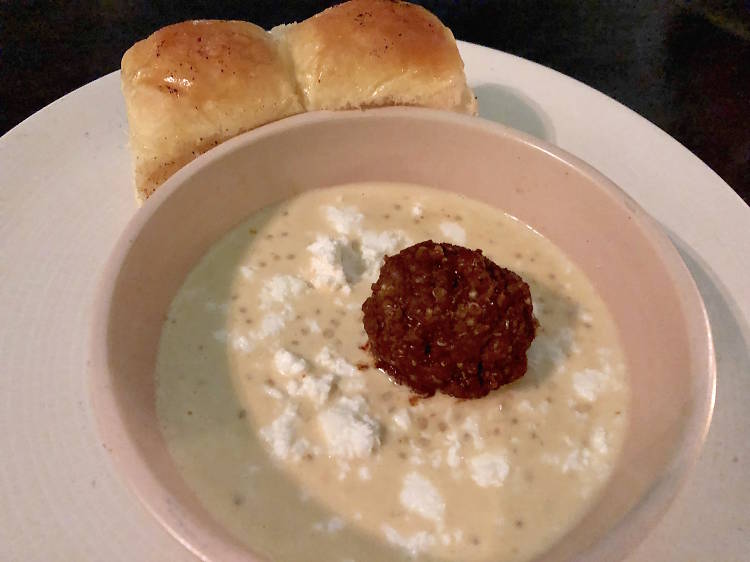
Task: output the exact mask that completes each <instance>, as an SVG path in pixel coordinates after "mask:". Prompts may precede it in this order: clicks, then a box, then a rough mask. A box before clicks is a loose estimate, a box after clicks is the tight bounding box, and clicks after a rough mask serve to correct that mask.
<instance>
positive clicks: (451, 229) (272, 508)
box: [156, 184, 628, 561]
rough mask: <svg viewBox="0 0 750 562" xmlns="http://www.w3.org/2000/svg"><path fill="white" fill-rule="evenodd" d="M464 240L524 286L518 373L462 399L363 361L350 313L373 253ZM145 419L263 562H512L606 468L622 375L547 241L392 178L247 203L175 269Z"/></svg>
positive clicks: (615, 443)
mask: <svg viewBox="0 0 750 562" xmlns="http://www.w3.org/2000/svg"><path fill="white" fill-rule="evenodd" d="M426 239H433V240H436V241H447V242H452V243H459V244H462V245H465V246H467V247H470V248H481V249H482V250H483V251H484V253H485V255H487V256H488V257H489V258H491V259H492V260H493V261H495V262H496V263H497V264H499V265H501V266H503V267H508V268H510V269H512V270H514V271H516V272H517V273H519V274H520V275H521V276H522V277H523V278H524V279H525V280H526V281H527V282H528V283H529V285H530V287H531V292H532V297H533V301H534V310H535V315H536V316H537V318H538V320H539V322H540V326H541V327H540V330H539V332H538V335H537V338H536V340H535V341H534V343H533V344H532V347H531V348H530V350H529V354H528V357H529V372H528V373H527V375H526V376H525V377H524V378H523V379H521V380H520V381H517V382H515V383H513V384H511V385H508V386H506V387H502V388H501V389H500V390H498V391H495V392H493V393H491V394H490V395H489V396H487V397H485V398H482V399H480V400H468V401H457V400H455V399H453V398H451V397H447V396H442V395H436V396H435V397H432V398H430V399H424V400H418V401H416V402H414V401H410V398H411V394H410V392H409V389H408V388H407V387H404V386H399V385H395V384H393V383H392V382H391V381H390V380H389V379H388V377H387V376H386V375H384V374H383V373H381V372H379V371H377V370H375V369H374V368H373V367H372V363H373V362H372V359H371V357H369V356H368V354H367V353H366V352H365V351H363V350H362V349H361V347H360V346H361V345H362V344H364V343H365V342H366V335H365V333H364V330H363V327H362V314H361V309H360V307H361V305H362V302H363V301H364V300H365V299H366V298H367V296H368V295H369V291H370V284H371V283H372V282H373V281H374V280H375V279H376V278H377V275H378V271H379V267H380V264H381V263H382V259H383V257H384V256H385V255H389V254H393V253H395V252H397V251H399V250H400V249H403V248H404V247H406V246H408V245H410V244H412V243H416V242H419V241H422V240H426ZM156 378H157V411H158V414H159V418H160V420H161V423H162V429H163V433H164V435H165V438H166V440H167V444H168V446H169V449H170V452H171V453H172V455H173V458H174V459H175V462H176V464H177V465H178V467H179V468H180V470H181V472H182V474H183V475H184V477H185V480H186V482H187V483H188V485H190V486H191V487H192V488H193V490H195V492H196V494H197V496H198V497H199V498H200V500H201V501H202V502H203V503H204V505H205V506H206V508H207V509H208V510H209V511H210V512H211V513H212V514H213V515H214V517H215V518H216V519H217V520H219V521H220V522H222V523H223V524H224V525H225V526H226V527H227V528H228V529H230V531H231V532H233V533H234V534H235V535H236V536H237V537H238V538H239V539H240V540H242V541H244V542H245V543H246V544H248V545H250V546H253V547H255V548H256V549H257V550H259V551H260V552H261V553H265V554H267V555H268V556H269V557H271V558H273V559H275V560H301V559H304V560H343V559H352V560H358V561H359V560H380V559H385V558H388V559H400V558H405V559H408V558H412V557H419V558H420V559H422V558H424V559H432V558H439V559H461V560H499V561H503V560H525V559H529V558H531V557H532V556H533V555H535V554H537V553H539V552H540V551H542V550H544V549H545V548H546V547H548V546H549V545H550V544H551V543H552V542H554V540H556V539H557V538H558V537H560V536H561V535H562V534H564V532H565V531H566V530H567V529H569V528H571V527H572V526H573V525H574V524H575V522H576V521H577V520H578V519H579V518H580V517H581V516H582V514H583V513H584V512H585V510H586V509H587V507H588V506H589V505H590V504H591V502H593V501H594V500H595V498H596V492H597V491H598V490H599V489H601V487H602V486H603V484H604V483H605V482H606V479H607V477H608V476H609V474H610V472H611V470H612V467H613V464H614V462H615V460H616V458H617V455H618V452H619V450H620V447H621V444H622V440H623V434H624V430H625V420H626V414H627V402H628V388H627V378H626V373H625V369H624V366H623V357H622V352H621V350H620V348H619V345H618V342H617V334H616V330H615V328H614V325H613V323H612V320H611V318H610V316H609V314H608V312H607V310H606V308H605V306H604V304H603V303H602V301H601V300H600V298H599V297H598V296H597V295H596V292H595V291H594V289H593V288H592V286H591V284H590V283H589V281H588V280H587V279H586V277H585V276H584V275H583V274H582V273H581V272H580V271H579V270H578V269H577V268H576V267H575V266H574V265H573V264H572V263H570V262H569V260H567V258H566V257H565V256H564V255H563V254H562V253H561V252H560V251H559V250H558V249H557V248H556V247H555V246H554V245H553V244H552V243H550V242H549V241H548V240H546V239H544V238H543V237H541V236H540V235H538V234H537V233H536V232H534V231H533V230H532V229H530V228H528V227H527V226H525V225H524V224H522V223H519V222H518V221H516V220H515V219H513V218H512V217H509V216H506V215H503V214H502V213H500V212H499V211H497V210H496V209H493V208H490V207H488V206H486V205H484V204H481V203H479V202H476V201H471V200H467V199H465V198H463V197H460V196H458V195H455V194H450V193H446V192H441V191H435V190H432V189H428V188H424V187H418V186H411V185H397V184H368V185H363V184H359V185H352V186H342V187H338V188H331V189H326V190H317V191H312V192H309V193H306V194H303V195H301V196H299V197H297V198H294V199H292V200H289V201H286V202H284V203H282V204H281V205H277V206H275V207H273V208H269V209H265V210H263V211H261V212H259V213H257V214H256V215H254V216H253V217H250V218H249V219H248V220H247V221H246V222H245V223H244V224H242V225H240V226H239V227H237V228H236V229H235V230H234V231H233V232H231V233H230V234H228V235H227V236H226V237H225V238H224V239H223V240H222V241H220V242H219V243H218V244H217V245H216V246H215V247H214V248H213V249H212V250H211V251H210V252H209V253H208V254H207V255H206V256H205V257H204V258H203V260H202V261H201V262H200V264H198V266H197V267H196V268H195V269H194V271H193V272H192V273H191V274H190V275H189V276H188V278H187V280H186V281H185V284H184V285H183V287H182V289H181V290H180V292H179V293H178V295H177V296H176V297H175V299H174V302H173V304H172V307H171V309H170V312H169V319H168V321H167V322H166V323H165V326H164V331H163V335H162V340H161V344H160V351H159V357H158V361H157V372H156Z"/></svg>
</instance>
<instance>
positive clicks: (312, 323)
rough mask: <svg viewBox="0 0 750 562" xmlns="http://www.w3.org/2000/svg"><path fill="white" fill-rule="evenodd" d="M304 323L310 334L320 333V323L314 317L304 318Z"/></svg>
mask: <svg viewBox="0 0 750 562" xmlns="http://www.w3.org/2000/svg"><path fill="white" fill-rule="evenodd" d="M305 324H306V325H307V329H308V330H310V333H311V334H319V333H320V324H318V321H317V320H315V318H305Z"/></svg>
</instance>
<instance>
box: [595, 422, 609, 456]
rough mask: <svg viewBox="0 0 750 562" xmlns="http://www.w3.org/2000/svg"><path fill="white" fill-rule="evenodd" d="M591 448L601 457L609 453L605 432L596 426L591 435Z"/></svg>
mask: <svg viewBox="0 0 750 562" xmlns="http://www.w3.org/2000/svg"><path fill="white" fill-rule="evenodd" d="M591 446H592V447H593V448H594V450H595V451H596V452H597V453H599V454H601V455H606V454H607V451H609V446H608V445H607V432H606V431H605V430H604V428H603V427H601V426H598V427H596V428H594V431H593V432H592V433H591Z"/></svg>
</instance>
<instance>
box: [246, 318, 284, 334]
mask: <svg viewBox="0 0 750 562" xmlns="http://www.w3.org/2000/svg"><path fill="white" fill-rule="evenodd" d="M284 326H286V318H285V317H284V315H282V314H277V313H275V312H271V313H269V314H266V315H265V316H264V317H263V318H262V319H261V321H260V329H259V330H256V331H255V332H253V334H252V335H253V336H254V337H255V338H256V339H265V338H267V337H270V336H275V335H277V334H278V333H279V332H281V330H283V329H284Z"/></svg>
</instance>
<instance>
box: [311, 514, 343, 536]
mask: <svg viewBox="0 0 750 562" xmlns="http://www.w3.org/2000/svg"><path fill="white" fill-rule="evenodd" d="M343 528H344V520H343V519H341V518H340V517H335V516H334V517H331V518H330V519H329V520H328V521H319V522H318V523H315V524H314V525H313V529H315V530H316V531H326V532H327V533H338V532H339V531H340V530H341V529H343Z"/></svg>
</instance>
